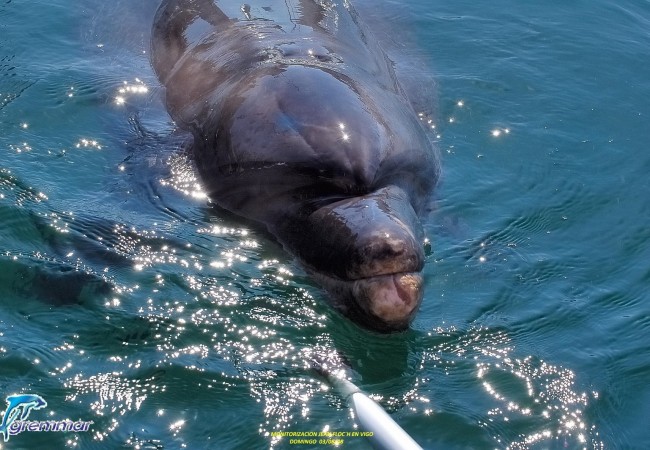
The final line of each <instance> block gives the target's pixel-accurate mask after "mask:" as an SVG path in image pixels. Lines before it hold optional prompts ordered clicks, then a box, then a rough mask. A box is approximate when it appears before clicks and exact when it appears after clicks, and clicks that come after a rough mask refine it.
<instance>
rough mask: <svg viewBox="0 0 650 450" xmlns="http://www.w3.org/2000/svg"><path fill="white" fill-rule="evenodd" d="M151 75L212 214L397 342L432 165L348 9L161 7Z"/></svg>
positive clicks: (414, 280)
mask: <svg viewBox="0 0 650 450" xmlns="http://www.w3.org/2000/svg"><path fill="white" fill-rule="evenodd" d="M152 65H153V67H154V70H155V71H156V74H157V75H158V78H159V79H160V82H161V83H162V85H163V86H164V87H165V95H166V104H167V109H168V111H169V114H170V115H171V117H172V119H173V120H174V121H175V122H176V124H177V126H178V127H180V128H182V129H184V130H186V131H189V132H190V133H191V134H192V135H193V141H192V152H193V154H194V159H195V163H196V166H197V168H198V171H199V174H200V176H201V179H202V182H203V185H204V188H205V189H206V192H207V193H208V195H209V197H210V198H211V200H212V201H213V202H215V203H216V204H217V205H219V206H220V207H222V208H224V209H226V210H228V211H231V212H233V213H235V214H237V215H239V216H241V217H244V218H246V219H249V220H252V221H254V222H257V223H259V224H261V225H263V226H265V227H266V229H267V230H268V231H269V232H270V233H271V234H272V235H273V236H275V238H276V239H277V240H278V241H279V242H280V243H281V244H282V245H283V246H284V248H285V249H286V250H287V251H288V252H290V253H291V254H293V255H294V256H296V257H297V258H298V259H299V261H300V262H301V264H302V265H303V266H304V267H305V269H306V270H307V272H309V273H310V275H311V276H312V277H313V278H314V279H315V280H316V281H317V282H318V283H319V284H320V285H321V286H322V287H323V288H324V289H325V290H326V291H327V292H328V293H329V296H330V297H331V299H332V303H333V304H334V306H335V307H337V308H338V309H339V310H341V311H342V312H343V313H344V314H346V315H347V316H348V317H350V318H351V319H352V320H354V321H355V322H357V323H358V324H360V325H362V326H364V327H367V328H371V329H374V330H377V331H381V332H391V331H398V330H403V329H406V328H408V326H409V324H410V322H411V320H412V319H413V317H414V316H415V313H416V311H417V309H418V307H419V305H420V303H421V301H422V295H423V294H422V290H423V279H422V274H421V271H422V268H423V265H424V248H423V242H424V235H423V229H422V224H421V222H420V216H421V214H422V213H423V211H424V209H425V208H424V207H425V204H426V203H427V201H429V199H430V196H431V192H432V190H433V188H434V186H435V184H436V182H437V180H438V176H439V159H438V153H437V150H436V149H435V147H434V146H433V145H432V143H431V142H430V140H429V138H428V137H427V135H426V133H425V131H424V129H423V128H422V126H421V124H420V120H419V119H418V117H417V114H416V113H415V111H414V110H413V107H412V106H411V104H410V103H409V101H408V99H407V97H406V94H405V92H404V90H403V89H402V87H401V86H400V84H399V83H398V81H397V78H396V75H395V72H394V70H393V66H392V63H391V61H389V60H388V58H387V56H386V55H385V53H384V52H383V51H382V50H381V48H379V46H378V44H377V42H376V39H375V38H374V37H373V36H372V35H371V34H370V32H369V31H368V30H366V29H365V28H364V26H363V24H362V23H361V22H360V19H359V18H358V16H357V13H356V12H355V10H354V9H353V8H352V6H351V5H350V3H349V1H347V0H293V1H292V2H285V1H284V0H267V1H265V2H263V7H260V8H251V7H250V6H248V5H243V6H242V5H241V4H239V3H237V4H235V3H233V2H232V1H223V2H216V3H215V2H213V1H212V0H169V1H163V3H162V5H161V6H160V7H159V9H158V11H157V13H156V16H155V19H154V24H153V34H152Z"/></svg>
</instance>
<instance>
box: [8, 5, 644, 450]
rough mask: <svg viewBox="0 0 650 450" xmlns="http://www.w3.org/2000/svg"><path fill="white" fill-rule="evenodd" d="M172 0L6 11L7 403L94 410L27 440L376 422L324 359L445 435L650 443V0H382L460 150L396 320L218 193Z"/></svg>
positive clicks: (440, 137) (87, 444)
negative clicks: (347, 395) (184, 77)
mask: <svg viewBox="0 0 650 450" xmlns="http://www.w3.org/2000/svg"><path fill="white" fill-rule="evenodd" d="M130 3H133V4H130ZM227 3H228V5H229V6H231V7H232V6H233V5H234V6H235V7H238V5H239V3H237V4H235V3H232V2H227ZM156 6H157V5H156V2H149V1H147V2H127V1H117V2H100V1H95V0H86V1H82V2H78V3H75V4H74V5H73V4H71V3H70V2H64V1H62V0H54V1H50V2H43V1H31V2H26V1H16V0H13V1H11V0H9V1H8V2H6V1H5V2H3V3H2V4H0V397H2V399H4V397H6V396H8V395H10V394H15V393H19V392H31V393H36V394H39V395H41V396H42V397H43V398H44V399H45V400H46V401H47V404H48V405H47V408H45V409H43V410H39V411H33V412H32V413H31V415H30V417H29V418H30V420H38V419H42V420H45V419H46V418H47V419H48V420H61V419H66V418H69V419H72V420H77V419H82V420H86V421H93V425H92V426H91V431H90V432H86V433H76V434H75V433H66V434H64V433H33V432H32V433H30V432H25V433H23V434H21V435H18V436H13V437H11V439H10V440H9V441H8V442H6V443H4V442H2V441H0V448H2V449H5V448H6V449H22V448H30V449H31V448H83V449H86V448H90V449H114V448H134V449H135V448H165V449H176V448H189V449H196V448H205V449H258V448H259V449H263V448H279V449H294V448H328V446H318V445H317V446H311V447H310V446H297V445H291V444H290V443H289V440H288V438H284V439H282V440H280V441H277V440H275V439H273V438H271V436H270V434H271V433H272V432H274V431H322V430H330V431H344V432H345V431H352V430H355V426H356V423H355V420H354V417H353V416H352V414H351V412H350V410H349V409H348V408H347V407H346V406H345V405H344V402H343V400H342V399H341V398H340V397H339V396H338V395H337V393H336V392H333V391H332V390H331V389H329V388H328V387H327V385H326V384H325V383H324V382H323V380H321V379H319V378H318V377H317V376H315V375H314V374H313V373H312V372H310V370H309V369H308V364H307V363H306V356H307V354H308V353H309V352H314V351H316V352H321V353H337V354H339V355H341V356H342V357H343V358H344V359H345V360H346V361H347V364H348V365H349V366H350V369H349V376H350V377H351V379H352V380H353V381H354V382H355V383H357V384H358V385H359V386H361V387H362V388H363V389H364V390H365V391H366V392H368V393H370V394H372V395H373V396H374V398H376V399H378V400H379V402H380V404H382V406H384V407H385V408H386V409H387V410H388V411H389V412H390V413H391V414H392V416H393V418H394V419H395V420H396V421H397V422H399V423H400V424H401V425H402V426H403V427H404V428H405V429H406V430H407V431H408V432H409V433H410V434H411V435H412V436H413V437H414V439H416V440H417V441H418V442H419V443H420V444H421V445H422V446H423V447H425V448H427V449H457V448H458V449H465V448H466V449H482V448H486V449H491V448H512V449H523V448H531V449H546V448H612V449H628V448H634V449H636V448H638V449H643V448H647V447H648V446H649V445H650V433H649V432H648V427H647V420H648V417H650V406H648V405H650V388H649V387H648V385H649V382H650V346H649V345H648V340H647V339H648V336H649V335H650V334H649V332H650V314H649V313H650V306H649V302H648V300H650V298H649V295H648V287H649V286H650V264H649V263H650V226H649V224H648V222H649V221H648V219H649V216H650V186H649V181H648V173H650V153H649V152H648V149H647V141H648V137H650V134H649V132H648V117H650V106H649V102H648V99H649V98H650V81H649V80H650V59H649V58H648V48H650V4H649V3H648V2H647V1H637V2H633V1H629V0H625V1H622V2H612V1H607V0H595V1H592V2H573V3H566V2H558V1H552V2H545V3H539V4H530V3H525V2H524V3H521V4H517V3H513V2H499V1H498V2H496V3H495V2H492V3H490V4H489V5H488V4H478V3H476V2H467V1H460V2H429V1H425V0H416V1H414V2H409V3H403V2H397V1H386V2H385V1H381V2H372V1H370V0H359V1H357V2H355V6H356V7H357V9H358V10H359V12H360V15H361V16H362V17H363V18H365V19H366V20H367V21H368V23H370V25H371V27H372V28H373V29H374V30H375V33H376V35H377V37H378V38H379V39H380V41H382V43H383V45H384V46H385V47H386V48H387V49H388V50H389V53H390V55H391V57H392V58H393V59H394V60H395V62H396V64H397V66H398V68H400V69H401V71H402V73H403V75H404V76H405V78H406V79H407V80H406V81H407V83H408V84H409V87H410V89H414V90H415V91H416V92H417V91H421V92H422V93H423V95H422V99H423V103H424V105H418V106H423V107H424V108H425V109H426V110H429V109H430V112H431V120H432V122H431V124H429V125H435V126H436V128H435V130H433V131H432V132H433V135H432V136H433V137H434V139H436V140H437V143H438V146H439V148H440V150H441V154H442V164H443V178H442V182H441V184H440V186H439V189H438V190H437V192H436V195H435V200H436V202H435V209H434V211H433V212H432V213H431V215H430V217H429V218H428V219H427V221H426V230H427V235H428V237H429V238H430V240H431V242H432V253H431V255H430V256H429V258H428V261H427V265H426V268H425V274H426V284H427V287H426V289H427V291H426V297H425V299H424V302H423V306H422V309H421V311H420V313H419V315H418V317H417V319H416V320H415V322H414V324H413V326H412V329H411V330H410V331H408V332H406V333H402V334H397V335H390V336H381V335H377V334H374V333H371V332H368V331H365V330H363V329H360V328H358V327H357V326H355V325H353V324H352V323H350V322H349V321H347V320H346V319H344V318H342V317H341V316H340V315H339V314H338V313H336V312H334V311H333V310H332V309H331V308H330V307H329V306H328V304H327V302H326V300H325V297H324V295H323V293H322V292H321V291H320V290H319V289H318V287H317V286H316V285H315V283H314V282H313V281H311V280H310V279H309V277H307V276H306V275H305V274H304V273H303V271H302V270H301V269H300V267H299V266H298V265H297V264H296V262H295V261H294V260H293V259H292V258H291V257H290V256H288V255H287V254H286V253H284V252H283V251H282V250H281V249H280V248H278V247H277V245H275V244H273V243H271V242H269V241H268V240H267V239H266V237H265V236H264V235H263V234H261V233H259V231H258V230H255V229H251V228H248V227H247V226H246V225H244V224H243V223H242V222H240V221H238V220H237V219H236V218H234V217H230V216H225V215H224V214H223V213H220V212H219V211H215V210H214V209H212V208H211V207H210V206H209V204H208V203H207V201H206V199H205V198H204V197H202V195H201V192H200V186H198V184H197V183H198V182H197V180H196V178H195V175H194V172H193V170H192V165H191V162H190V161H188V159H187V158H186V157H185V156H184V154H183V152H182V151H181V150H180V147H181V143H182V137H181V136H178V135H177V133H176V132H175V131H174V126H173V124H172V123H171V121H170V119H169V118H168V116H167V114H166V112H165V110H164V107H163V105H162V101H161V99H162V92H161V89H160V88H159V86H158V84H157V81H156V79H155V77H154V75H153V73H152V71H151V68H150V66H149V62H148V33H149V27H150V23H151V19H152V16H153V12H154V11H155V8H156ZM263 6H265V3H264V2H251V7H252V8H253V10H255V8H261V7H263ZM432 79H435V85H433V83H432ZM432 98H435V104H434V103H432V102H433V100H431V99H432ZM434 106H435V108H434ZM2 409H4V406H3V407H0V410H2ZM342 447H343V448H354V449H356V448H359V449H364V448H370V445H369V440H368V439H367V438H352V437H350V438H347V437H346V438H345V442H344V445H343V446H342Z"/></svg>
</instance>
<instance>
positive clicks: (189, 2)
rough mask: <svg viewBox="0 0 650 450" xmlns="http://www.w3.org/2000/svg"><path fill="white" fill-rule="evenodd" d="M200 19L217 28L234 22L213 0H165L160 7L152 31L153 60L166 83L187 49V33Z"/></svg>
mask: <svg viewBox="0 0 650 450" xmlns="http://www.w3.org/2000/svg"><path fill="white" fill-rule="evenodd" d="M197 19H203V20H205V21H206V22H208V23H209V24H211V25H212V26H214V27H215V28H217V29H218V28H220V27H224V26H228V25H229V24H230V23H231V20H230V19H229V18H228V16H226V15H225V14H224V13H223V11H221V10H220V9H219V8H218V7H217V6H216V5H215V4H214V1H213V0H164V1H163V2H162V3H161V5H160V7H158V11H156V15H155V18H154V23H153V29H152V33H151V54H152V59H151V62H152V65H153V68H154V70H155V71H156V74H157V75H158V79H160V81H161V82H162V83H163V84H164V82H165V80H166V79H167V77H168V76H169V74H170V73H171V72H172V70H173V68H174V65H176V63H177V62H178V60H179V59H180V58H181V56H182V55H183V54H184V53H185V51H186V50H187V46H188V43H187V40H186V39H185V35H186V34H185V32H186V30H187V29H188V28H189V27H190V26H191V25H192V24H193V23H194V22H195V21H196V20H197Z"/></svg>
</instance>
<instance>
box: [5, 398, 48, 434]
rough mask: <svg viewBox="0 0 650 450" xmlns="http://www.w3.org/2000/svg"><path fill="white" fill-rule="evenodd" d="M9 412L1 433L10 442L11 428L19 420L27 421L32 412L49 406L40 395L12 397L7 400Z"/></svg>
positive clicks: (6, 412) (6, 413)
mask: <svg viewBox="0 0 650 450" xmlns="http://www.w3.org/2000/svg"><path fill="white" fill-rule="evenodd" d="M6 401H7V410H6V411H5V413H4V416H3V417H2V423H0V433H2V435H3V436H4V441H5V442H7V441H8V440H9V427H10V426H11V424H12V423H14V422H15V421H16V419H18V417H19V416H20V420H26V419H27V417H29V413H30V412H32V410H36V409H42V408H45V407H46V406H47V402H46V401H45V400H43V397H41V396H40V395H34V394H19V395H10V396H9V397H7V398H6Z"/></svg>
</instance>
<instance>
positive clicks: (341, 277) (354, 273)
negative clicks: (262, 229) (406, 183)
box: [294, 186, 424, 332]
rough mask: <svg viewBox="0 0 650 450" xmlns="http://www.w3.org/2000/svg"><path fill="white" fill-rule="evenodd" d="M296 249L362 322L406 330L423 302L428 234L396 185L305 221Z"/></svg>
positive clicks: (335, 298) (376, 327)
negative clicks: (423, 270) (423, 277)
mask: <svg viewBox="0 0 650 450" xmlns="http://www.w3.org/2000/svg"><path fill="white" fill-rule="evenodd" d="M298 233H300V235H301V236H304V238H303V239H302V240H294V245H295V246H294V252H295V253H296V254H297V255H298V256H299V257H300V258H301V259H302V260H303V262H304V263H305V265H306V266H307V267H308V268H309V271H310V273H311V274H312V275H313V277H314V278H315V279H316V280H317V281H318V282H319V284H321V285H322V286H323V288H324V289H325V290H326V291H327V292H328V293H329V294H330V296H331V297H332V299H333V301H334V304H335V306H337V307H338V308H339V309H341V310H342V311H343V312H344V313H345V314H346V315H348V316H349V317H350V318H351V319H353V320H354V321H356V322H357V323H359V324H360V325H362V326H364V327H366V328H371V329H374V330H377V331H382V332H391V331H400V330H404V329H406V328H407V327H408V326H409V324H410V322H411V320H412V319H413V317H414V316H415V314H416V312H417V310H418V307H419V306H420V303H421V301H422V289H423V280H422V274H421V271H422V268H423V266H424V248H423V232H422V226H421V224H420V221H419V219H418V217H417V215H416V214H415V211H414V210H413V208H412V206H411V204H410V202H409V200H408V198H407V195H406V193H405V192H404V191H403V190H402V189H401V188H398V187H396V186H388V187H385V188H382V189H379V190H378V191H376V192H373V193H370V194H367V195H363V196H358V197H352V198H348V199H344V200H340V201H337V202H334V203H331V204H328V205H326V206H323V207H321V208H319V209H317V210H316V211H314V212H313V213H312V214H311V215H310V216H309V217H308V218H307V220H306V222H303V223H302V224H301V225H300V230H299V231H297V232H296V235H297V234H298Z"/></svg>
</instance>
